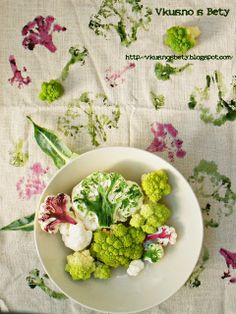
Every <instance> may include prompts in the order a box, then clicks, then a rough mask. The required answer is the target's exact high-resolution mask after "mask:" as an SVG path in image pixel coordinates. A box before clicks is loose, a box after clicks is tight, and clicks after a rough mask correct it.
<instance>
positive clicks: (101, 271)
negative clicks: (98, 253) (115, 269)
mask: <svg viewBox="0 0 236 314" xmlns="http://www.w3.org/2000/svg"><path fill="white" fill-rule="evenodd" d="M94 277H95V278H98V279H108V278H110V277H111V269H110V267H109V266H107V265H105V264H102V263H99V264H98V265H97V267H96V269H95V272H94Z"/></svg>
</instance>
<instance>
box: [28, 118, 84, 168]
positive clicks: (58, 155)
mask: <svg viewBox="0 0 236 314" xmlns="http://www.w3.org/2000/svg"><path fill="white" fill-rule="evenodd" d="M27 119H29V120H30V121H31V122H32V124H33V126H34V137H35V140H36V142H37V143H38V145H39V147H40V148H41V149H42V151H43V152H44V153H45V154H47V155H48V156H49V157H51V158H52V160H53V162H54V164H55V166H56V167H57V168H61V167H63V166H64V165H65V164H66V163H68V162H69V161H70V160H71V159H73V158H75V157H76V156H78V155H77V154H76V153H73V152H72V151H71V150H70V149H69V148H68V147H67V146H66V145H65V144H64V143H63V142H62V141H61V140H60V139H59V138H58V137H57V136H56V135H55V134H54V133H53V132H52V131H50V130H47V129H45V128H43V127H41V126H39V125H37V124H36V123H34V121H33V120H32V119H31V117H29V116H27Z"/></svg>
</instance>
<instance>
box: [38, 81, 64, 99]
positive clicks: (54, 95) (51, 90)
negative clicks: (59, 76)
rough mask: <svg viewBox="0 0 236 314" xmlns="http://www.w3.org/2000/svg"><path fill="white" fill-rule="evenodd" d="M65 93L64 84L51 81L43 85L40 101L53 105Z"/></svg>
mask: <svg viewBox="0 0 236 314" xmlns="http://www.w3.org/2000/svg"><path fill="white" fill-rule="evenodd" d="M63 93H64V87H63V86H62V84H61V83H60V82H59V81H58V80H51V81H49V82H43V83H42V85H41V91H40V93H39V99H41V100H42V101H46V102H48V103H52V102H53V101H54V100H56V99H58V98H60V97H61V96H62V95H63Z"/></svg>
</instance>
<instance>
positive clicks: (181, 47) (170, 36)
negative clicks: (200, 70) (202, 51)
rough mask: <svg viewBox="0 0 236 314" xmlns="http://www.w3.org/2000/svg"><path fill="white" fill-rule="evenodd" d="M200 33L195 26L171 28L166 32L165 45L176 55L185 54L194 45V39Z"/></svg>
mask: <svg viewBox="0 0 236 314" xmlns="http://www.w3.org/2000/svg"><path fill="white" fill-rule="evenodd" d="M200 33H201V32H200V30H199V28H198V27H197V26H195V27H184V26H173V27H171V28H169V29H168V30H167V32H166V38H165V44H166V45H167V46H169V47H170V48H171V50H172V51H173V52H175V53H176V54H185V53H186V52H187V51H188V50H189V49H190V48H193V47H194V46H195V45H196V38H197V37H198V36H199V35H200Z"/></svg>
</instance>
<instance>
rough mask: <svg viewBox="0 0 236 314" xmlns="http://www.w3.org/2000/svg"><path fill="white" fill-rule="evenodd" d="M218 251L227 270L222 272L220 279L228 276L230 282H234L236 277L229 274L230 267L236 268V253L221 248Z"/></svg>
mask: <svg viewBox="0 0 236 314" xmlns="http://www.w3.org/2000/svg"><path fill="white" fill-rule="evenodd" d="M219 253H220V254H221V255H222V256H223V257H224V259H225V263H226V266H227V268H228V270H227V272H224V274H223V276H222V277H221V278H222V279H225V278H230V279H229V282H230V283H236V277H233V276H232V275H231V269H236V253H234V252H230V251H229V250H226V249H223V248H221V249H220V251H219Z"/></svg>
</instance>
